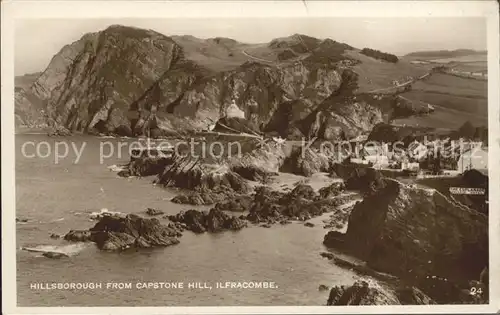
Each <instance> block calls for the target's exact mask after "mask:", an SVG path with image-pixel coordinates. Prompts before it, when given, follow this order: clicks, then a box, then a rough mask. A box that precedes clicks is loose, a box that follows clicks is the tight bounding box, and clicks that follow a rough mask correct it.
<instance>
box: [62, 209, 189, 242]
mask: <svg viewBox="0 0 500 315" xmlns="http://www.w3.org/2000/svg"><path fill="white" fill-rule="evenodd" d="M181 235H182V234H181V233H180V231H179V230H178V229H176V228H174V227H169V226H166V225H164V224H161V223H160V221H159V220H158V219H156V218H151V219H146V218H142V217H140V216H137V215H134V214H129V215H126V216H124V217H123V216H117V215H110V216H103V217H102V218H101V219H100V220H99V222H97V223H96V224H95V225H94V227H92V228H90V229H88V230H71V231H69V232H68V233H67V234H66V235H65V236H64V239H65V240H67V241H76V242H87V241H90V242H94V243H95V244H96V245H97V247H98V248H99V249H101V250H106V251H120V250H125V249H128V248H149V247H166V246H171V245H175V244H178V243H179V240H178V238H177V237H179V236H181Z"/></svg>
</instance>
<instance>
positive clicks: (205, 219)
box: [168, 209, 246, 233]
mask: <svg viewBox="0 0 500 315" xmlns="http://www.w3.org/2000/svg"><path fill="white" fill-rule="evenodd" d="M168 219H169V220H170V221H172V222H175V223H177V222H178V223H183V224H185V225H186V229H187V230H189V231H192V232H194V233H204V232H212V233H214V232H222V231H225V230H234V231H235V230H241V229H242V228H244V227H245V226H246V222H245V221H244V220H242V219H239V218H237V217H235V216H231V215H228V214H226V213H224V212H222V211H220V210H218V209H211V210H210V211H209V212H206V211H204V212H201V211H197V210H188V211H186V212H180V213H178V214H176V215H171V216H168Z"/></svg>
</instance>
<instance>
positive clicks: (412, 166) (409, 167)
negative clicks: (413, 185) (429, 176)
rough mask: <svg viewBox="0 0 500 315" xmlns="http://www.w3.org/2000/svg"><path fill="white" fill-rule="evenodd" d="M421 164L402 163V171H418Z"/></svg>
mask: <svg viewBox="0 0 500 315" xmlns="http://www.w3.org/2000/svg"><path fill="white" fill-rule="evenodd" d="M419 169H420V164H419V163H418V162H401V170H402V171H404V170H410V171H418V170H419Z"/></svg>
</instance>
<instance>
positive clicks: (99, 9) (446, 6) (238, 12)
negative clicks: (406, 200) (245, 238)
mask: <svg viewBox="0 0 500 315" xmlns="http://www.w3.org/2000/svg"><path fill="white" fill-rule="evenodd" d="M1 6H2V8H1V14H2V20H1V23H2V24H1V32H2V34H1V35H2V37H1V44H2V50H1V55H2V61H1V62H2V76H1V88H2V91H1V97H2V106H1V114H2V118H1V119H2V120H1V122H2V136H1V140H2V143H1V148H2V265H3V268H2V281H3V283H2V284H3V286H2V287H3V290H2V300H3V312H4V313H5V314H49V313H50V314H96V313H102V314H115V313H121V314H124V315H125V314H135V313H138V312H139V313H141V314H154V313H172V314H192V313H199V314H215V313H217V314H229V313H230V314H236V313H239V314H246V313H267V314H279V313H290V314H291V313H295V314H299V313H300V314H304V313H317V314H327V313H328V314H331V313H345V314H353V313H379V314H384V313H456V312H458V313H478V312H480V313H491V312H498V311H499V308H500V307H499V299H498V298H499V296H500V283H499V282H498V281H494V280H496V279H500V278H499V275H500V262H499V249H500V248H499V246H498V245H499V244H498V242H499V241H500V229H499V225H500V215H499V213H498V212H497V211H496V210H500V198H499V197H500V182H499V179H500V159H498V157H499V156H500V146H499V143H500V140H499V139H500V138H499V135H500V128H499V122H500V115H499V104H500V102H499V100H500V97H499V86H500V84H499V83H500V80H499V73H500V71H499V29H498V27H499V19H498V3H497V2H496V1H352V2H351V1H330V2H328V1H305V3H304V2H302V1H273V2H271V1H238V2H237V1H218V2H215V1H202V2H201V1H196V2H195V1H167V2H165V1H135V2H134V1H2V3H1ZM354 16H357V17H410V16H420V17H422V16H424V17H429V18H432V17H446V16H450V17H460V16H463V17H471V16H478V17H485V18H486V19H487V23H488V116H489V117H488V119H489V120H488V123H489V126H488V128H489V144H490V146H489V163H488V164H489V180H490V183H489V185H490V186H489V187H490V188H489V189H490V209H492V210H493V211H490V214H489V220H490V225H489V232H490V234H489V239H490V242H489V244H490V304H489V305H432V306H336V307H331V306H283V307H281V306H280V307H278V306H272V307H135V308H134V307H51V308H47V307H17V299H16V298H17V294H16V292H17V291H16V272H15V271H16V255H15V253H16V237H15V233H16V228H15V159H14V153H15V146H14V44H13V43H14V36H13V32H14V21H15V20H16V19H40V18H47V19H48V18H63V19H69V18H75V19H77V18H113V17H115V18H124V17H130V18H136V19H137V18H197V17H198V18H199V17H231V18H240V17H276V18H279V17H354ZM54 35H55V36H56V35H57V34H54Z"/></svg>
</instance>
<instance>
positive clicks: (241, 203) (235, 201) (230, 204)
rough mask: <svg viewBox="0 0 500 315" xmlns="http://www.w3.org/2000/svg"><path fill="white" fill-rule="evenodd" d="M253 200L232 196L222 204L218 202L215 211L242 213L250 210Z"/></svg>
mask: <svg viewBox="0 0 500 315" xmlns="http://www.w3.org/2000/svg"><path fill="white" fill-rule="evenodd" d="M252 201H253V198H252V196H249V195H239V196H233V197H232V198H229V199H228V200H225V201H223V202H218V203H217V204H216V205H215V209H218V210H221V211H232V212H244V211H247V210H248V209H250V206H251V204H252Z"/></svg>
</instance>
